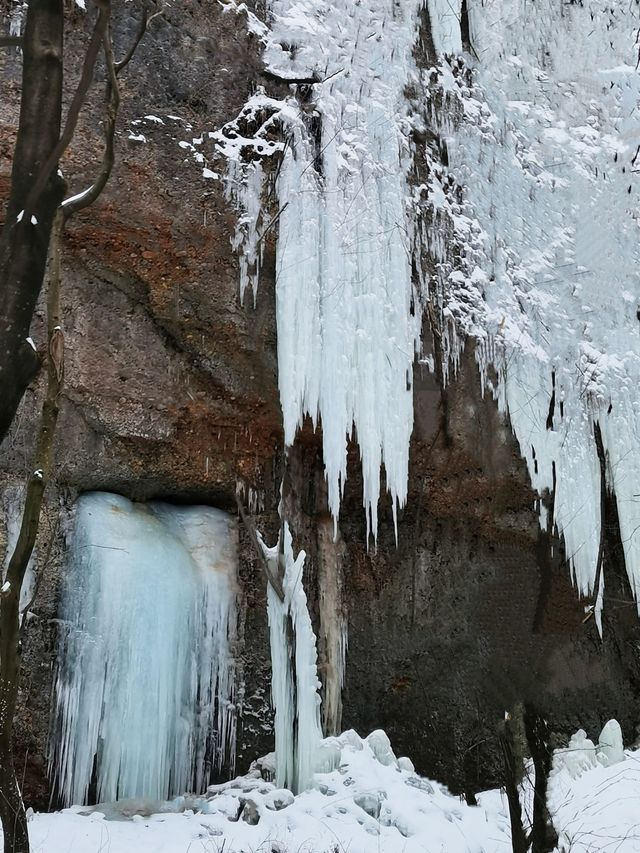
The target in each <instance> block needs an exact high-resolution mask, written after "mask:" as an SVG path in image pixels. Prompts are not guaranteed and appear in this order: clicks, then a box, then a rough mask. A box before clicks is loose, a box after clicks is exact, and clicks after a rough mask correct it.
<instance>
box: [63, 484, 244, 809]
mask: <svg viewBox="0 0 640 853" xmlns="http://www.w3.org/2000/svg"><path fill="white" fill-rule="evenodd" d="M236 539H237V536H236V530H235V521H234V519H233V518H231V517H230V516H228V515H227V514H226V513H224V512H222V511H220V510H215V509H211V508H209V507H177V506H171V505H169V504H163V503H152V504H148V505H143V504H135V503H132V502H131V501H129V500H127V499H126V498H123V497H120V496H118V495H112V494H106V493H103V492H94V493H87V494H85V495H82V496H81V497H80V498H79V500H78V502H77V505H76V511H75V519H74V527H73V532H72V537H71V543H70V552H69V559H68V566H67V569H66V572H65V576H64V583H63V590H62V599H61V607H60V621H61V639H60V652H59V659H58V666H57V676H56V707H55V720H54V727H53V730H52V745H51V768H52V769H53V770H54V772H55V779H56V783H57V786H58V790H59V792H60V795H61V797H62V799H63V801H64V802H65V803H67V804H69V803H84V802H86V800H87V796H88V791H89V786H90V784H91V783H92V776H93V774H94V772H95V780H96V783H97V790H96V796H97V799H98V801H113V800H116V799H118V798H128V797H138V796H145V797H150V798H155V799H166V798H167V797H169V796H172V795H174V794H182V793H184V792H185V791H188V790H193V789H194V788H195V790H197V791H203V790H205V788H206V785H207V784H208V782H209V773H210V770H211V769H212V767H219V766H220V765H221V763H222V762H223V760H225V759H227V760H229V761H230V762H231V764H232V765H233V756H234V752H235V726H236V719H235V706H234V704H233V699H234V661H233V647H232V644H233V641H234V638H235V633H236V571H237V554H236ZM94 765H95V767H94Z"/></svg>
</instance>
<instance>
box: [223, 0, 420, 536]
mask: <svg viewBox="0 0 640 853" xmlns="http://www.w3.org/2000/svg"><path fill="white" fill-rule="evenodd" d="M230 5H233V4H230ZM420 5H421V4H420V0H405V2H402V3H398V2H397V0H363V2H357V3H356V2H354V0H331V2H329V0H269V2H268V3H267V6H268V9H269V12H270V15H269V24H270V29H267V28H266V27H264V28H263V30H262V31H261V33H260V34H261V37H262V38H263V41H264V43H265V53H264V58H265V63H266V65H267V67H268V69H269V71H270V72H271V73H272V74H275V75H277V76H278V77H280V78H282V79H283V80H287V79H289V80H291V79H298V80H300V79H316V80H317V81H318V82H317V83H316V84H314V86H313V97H312V99H309V102H308V103H307V102H305V97H304V93H303V92H301V97H300V98H296V97H293V96H292V97H290V98H288V99H286V100H285V101H274V100H273V99H271V98H267V97H266V96H264V95H263V94H257V95H256V96H254V98H252V99H251V100H250V102H249V103H248V104H247V106H246V107H245V109H244V110H243V112H242V113H241V115H240V116H239V117H238V120H237V121H235V122H231V123H230V125H229V126H228V130H227V132H226V133H225V129H224V128H223V130H222V131H221V132H219V133H218V134H215V136H216V137H217V139H218V148H219V151H220V152H221V153H222V154H224V156H226V157H227V158H228V160H229V181H230V195H231V197H232V198H233V199H234V201H235V202H236V203H237V204H238V206H239V208H240V211H241V216H240V220H239V233H238V237H237V239H236V240H235V242H234V245H235V246H236V248H239V249H240V250H241V270H242V281H241V290H242V291H244V289H245V288H246V285H247V284H248V283H249V281H248V279H249V278H250V277H251V274H252V273H253V275H254V278H253V284H254V290H255V283H256V278H257V273H258V270H259V260H260V252H261V249H262V244H263V242H264V241H263V239H262V236H263V235H264V233H266V230H268V229H269V228H270V227H271V225H272V224H274V222H275V221H277V225H278V243H277V260H276V264H277V270H276V309H277V326H278V373H279V385H280V399H281V404H282V411H283V418H284V432H285V443H286V444H287V445H291V444H293V441H294V439H295V436H296V432H297V429H298V427H299V426H300V425H301V423H302V421H303V419H304V417H305V416H307V415H309V416H310V417H311V418H312V420H313V422H314V423H317V422H318V420H321V422H322V436H323V448H324V464H325V470H326V476H327V482H328V493H329V507H330V510H331V512H332V514H333V517H334V520H337V517H338V512H339V508H340V501H341V496H342V490H343V488H344V482H345V477H346V473H347V440H348V438H349V436H351V435H354V437H355V438H356V440H357V441H358V444H359V447H360V454H361V460H362V471H363V490H364V494H363V502H364V506H365V511H366V515H367V529H368V531H371V532H372V533H373V535H374V537H375V536H376V534H377V513H378V502H379V497H380V472H381V466H382V465H384V469H385V475H386V486H387V490H388V492H389V494H390V497H391V505H392V508H393V512H394V517H395V513H396V512H397V509H398V507H401V506H403V505H404V503H405V501H406V496H407V476H408V460H409V439H410V437H411V431H412V428H413V390H412V380H413V362H414V359H415V356H416V351H417V350H418V349H419V347H420V330H421V317H422V310H421V308H420V294H419V293H417V291H416V289H415V288H414V283H413V281H412V223H411V216H410V213H409V204H410V199H409V195H408V193H407V186H406V184H407V175H408V172H409V170H410V168H411V151H410V142H409V134H410V123H409V121H408V107H407V101H406V98H405V89H406V87H407V85H408V84H409V83H410V81H411V79H412V74H413V73H414V72H415V65H414V61H413V46H414V42H415V41H416V38H417V35H418V13H419V9H420ZM247 121H249V122H251V123H252V124H253V125H254V127H255V126H256V125H260V124H261V127H260V130H258V131H257V133H254V134H253V136H252V137H251V138H246V137H244V136H243V135H242V127H243V126H244V125H243V122H247ZM278 126H280V127H284V129H285V137H286V138H287V141H286V142H285V143H278V142H274V128H276V129H277V127H278ZM279 136H280V138H281V134H279ZM275 152H280V154H281V156H282V162H281V163H280V165H279V167H278V170H277V180H276V190H277V199H278V207H279V210H278V212H277V215H276V216H275V217H274V219H273V220H272V221H271V222H269V221H268V217H267V219H266V221H265V218H264V217H263V216H262V211H261V193H262V191H263V188H264V187H263V185H264V181H265V180H266V179H267V173H266V172H265V170H264V168H263V165H262V163H261V162H260V159H259V158H264V157H265V156H269V155H271V154H273V153H275ZM245 153H250V156H248V157H245V156H244V154H245ZM256 154H257V155H258V157H256Z"/></svg>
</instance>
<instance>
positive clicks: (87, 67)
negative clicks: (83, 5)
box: [25, 0, 111, 217]
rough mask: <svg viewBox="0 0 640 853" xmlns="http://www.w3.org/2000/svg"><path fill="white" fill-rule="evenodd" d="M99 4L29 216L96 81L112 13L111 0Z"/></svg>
mask: <svg viewBox="0 0 640 853" xmlns="http://www.w3.org/2000/svg"><path fill="white" fill-rule="evenodd" d="M97 5H98V6H99V7H100V11H99V12H98V17H97V19H96V23H95V26H94V28H93V33H92V34H91V41H90V42H89V46H88V47H87V52H86V53H85V56H84V62H83V64H82V73H81V75H80V81H79V83H78V86H77V88H76V91H75V94H74V96H73V99H72V101H71V104H70V105H69V110H68V112H67V118H66V121H65V124H64V128H63V130H62V134H61V136H60V139H59V140H58V144H57V145H56V147H55V148H54V149H53V151H52V152H51V154H50V155H49V157H48V159H47V160H46V161H45V164H44V166H43V167H42V169H41V170H40V173H39V175H38V177H37V178H36V181H35V183H34V185H33V187H32V188H31V191H30V192H29V195H28V196H27V202H26V204H25V215H26V216H27V217H29V216H30V214H31V211H32V210H33V208H34V207H35V205H36V204H37V202H38V199H39V197H40V194H41V193H42V191H43V189H44V188H45V186H46V184H47V181H48V180H49V176H50V175H51V173H52V171H53V170H54V169H55V168H56V166H57V165H58V162H59V160H60V158H61V157H62V155H63V154H64V152H65V151H66V150H67V148H68V146H69V144H70V143H71V140H72V139H73V134H74V133H75V130H76V127H77V124H78V118H79V117H80V111H81V110H82V107H83V105H84V102H85V100H86V98H87V92H88V91H89V89H90V87H91V84H92V82H93V72H94V69H95V66H96V61H97V59H98V54H99V52H100V46H101V45H102V44H103V40H104V36H105V33H106V32H107V30H108V26H109V20H110V17H111V3H110V0H100V2H99V3H98V4H97Z"/></svg>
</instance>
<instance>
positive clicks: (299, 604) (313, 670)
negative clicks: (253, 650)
mask: <svg viewBox="0 0 640 853" xmlns="http://www.w3.org/2000/svg"><path fill="white" fill-rule="evenodd" d="M281 536H284V541H283V542H278V544H277V545H276V546H275V547H274V548H266V547H264V546H263V547H264V552H265V556H266V558H267V560H269V561H271V562H272V563H273V565H274V566H275V567H277V566H279V567H280V570H281V571H282V573H283V587H284V601H280V599H279V598H278V596H277V595H276V593H275V592H274V590H273V588H272V587H271V585H269V587H268V590H267V595H268V614H269V632H270V640H271V668H272V676H271V692H272V701H273V705H274V708H275V739H276V784H277V785H280V786H282V787H289V788H291V789H292V790H293V791H294V792H295V793H298V792H299V791H304V790H305V789H306V788H308V787H309V784H310V782H311V780H312V778H313V772H314V769H315V762H316V758H317V752H318V748H319V746H320V741H321V740H322V730H321V727H320V695H319V690H320V681H319V679H318V670H317V652H316V636H315V634H314V631H313V625H312V624H311V617H310V615H309V610H308V608H307V596H306V595H305V592H304V587H303V584H302V570H303V568H304V559H305V553H304V551H300V553H299V554H298V556H297V557H296V558H295V559H294V556H293V547H292V540H291V533H290V531H289V525H288V524H286V522H285V523H284V525H283V530H282V533H281Z"/></svg>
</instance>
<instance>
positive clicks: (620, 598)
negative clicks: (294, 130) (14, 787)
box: [0, 0, 640, 807]
mask: <svg viewBox="0 0 640 853" xmlns="http://www.w3.org/2000/svg"><path fill="white" fill-rule="evenodd" d="M117 5H118V10H117V11H118V17H117V25H116V28H115V37H116V42H117V45H118V49H119V50H120V51H122V50H124V47H125V45H126V44H128V43H129V41H130V39H131V38H132V36H133V34H134V33H135V30H136V26H137V24H136V20H135V14H134V13H133V12H130V11H129V9H130V7H129V6H128V5H126V4H124V3H121V4H117ZM87 26H88V25H87V23H86V21H85V18H84V17H83V15H82V14H81V13H80V12H77V13H74V14H72V15H71V17H70V22H69V27H70V32H69V39H68V45H69V46H68V53H69V67H70V75H69V76H70V80H71V81H72V80H73V75H74V72H73V70H71V69H73V68H75V67H77V65H78V63H77V62H74V57H75V58H77V57H78V56H79V55H80V50H81V45H82V40H83V38H86V33H85V30H86V28H87ZM19 67H20V66H19V57H17V56H14V55H13V54H11V55H9V56H3V57H2V58H0V83H1V85H2V98H1V99H0V104H1V106H0V193H2V195H3V196H4V195H5V194H6V191H7V187H8V176H9V168H10V156H11V151H12V142H13V138H14V134H15V121H16V115H17V108H18V98H19V87H18V83H17V80H18V75H19ZM260 83H265V78H264V77H263V76H262V71H261V64H260V60H259V54H258V50H257V46H256V45H255V44H254V43H253V40H252V37H251V36H250V35H247V33H246V26H245V22H244V20H243V18H242V15H235V14H234V13H230V12H227V13H224V12H223V11H222V10H221V7H220V5H219V4H201V3H194V2H193V0H175V2H173V3H172V5H171V8H170V9H169V10H168V12H167V14H166V17H165V19H160V20H157V21H156V22H154V25H153V27H152V29H151V30H150V32H149V33H148V34H147V36H146V38H145V40H144V42H143V43H142V45H141V46H140V50H139V53H138V54H137V55H136V58H135V59H134V62H133V63H132V65H131V68H130V72H129V74H128V76H127V79H126V83H125V85H124V87H123V109H122V116H121V122H120V135H119V138H118V157H117V166H116V169H115V172H114V175H113V178H112V180H111V182H110V184H109V187H108V189H107V191H106V192H105V194H104V195H103V197H102V198H101V200H100V201H99V203H98V204H97V205H96V206H95V207H94V208H92V209H91V210H90V211H89V212H87V213H86V214H83V215H82V216H79V217H78V218H77V220H74V221H72V222H71V223H70V225H69V227H68V232H67V237H66V243H65V262H64V282H63V296H62V299H63V305H64V325H65V333H66V340H67V354H66V367H65V390H64V393H63V399H62V414H61V419H60V424H59V429H58V436H57V447H56V472H55V485H54V487H53V488H51V490H50V493H49V494H48V500H47V508H46V513H45V519H44V522H43V524H42V526H41V531H40V537H39V542H38V557H37V562H38V565H39V569H40V571H41V572H42V580H41V582H40V585H39V589H38V595H37V598H36V600H35V602H34V604H33V606H32V611H33V615H32V616H31V617H30V618H29V619H28V621H27V631H26V637H25V655H24V673H23V675H24V686H23V689H22V693H21V708H20V715H19V720H18V723H17V732H18V734H17V737H18V750H17V751H18V761H19V766H20V767H21V768H22V767H24V768H25V776H24V790H25V793H26V795H27V799H28V801H29V803H31V804H33V805H35V806H37V807H45V806H47V804H48V802H49V796H50V794H51V793H52V792H51V791H50V790H49V784H48V781H47V770H46V753H47V750H46V741H47V735H48V725H49V706H50V691H51V674H52V661H53V658H54V655H55V647H56V631H57V627H56V623H55V618H56V602H57V589H58V578H59V574H60V571H61V569H62V566H63V563H64V551H65V535H66V532H67V530H68V525H69V522H70V513H71V508H72V506H73V501H74V499H75V497H76V496H77V495H78V494H79V493H80V492H82V491H85V490H89V489H101V490H107V491H114V492H118V493H120V494H123V495H125V496H127V497H129V498H131V499H133V500H147V499H151V498H154V499H162V500H167V501H175V502H193V503H204V504H209V505H212V506H216V507H220V508H222V509H226V510H228V511H232V512H235V508H236V493H237V492H239V493H240V495H241V499H242V500H243V502H244V504H245V505H246V506H247V508H248V510H249V511H250V513H251V514H252V516H253V517H254V521H255V523H256V525H257V526H258V527H259V528H260V530H262V531H263V532H264V534H265V537H266V538H267V540H268V541H270V542H271V541H273V540H274V539H275V536H276V535H277V529H278V516H277V505H278V500H279V487H280V481H281V477H282V471H283V446H282V427H281V415H280V408H279V398H278V386H277V366H276V353H275V346H276V328H275V319H274V271H273V267H274V264H273V242H272V241H273V235H269V237H268V240H267V243H266V246H265V261H264V266H263V272H262V281H261V285H260V288H259V292H258V297H257V300H256V303H255V305H254V304H253V303H252V300H251V298H250V296H247V299H246V300H245V304H244V305H241V304H240V301H239V295H238V267H237V260H236V258H235V257H234V254H233V252H232V249H231V244H230V238H231V236H232V234H233V231H234V226H235V215H234V211H233V210H232V209H231V208H230V206H229V205H228V203H227V202H226V200H225V198H224V195H223V189H222V185H221V182H220V181H219V180H214V179H208V180H207V179H203V177H202V170H203V163H199V162H197V161H196V160H195V159H194V157H193V155H192V152H191V151H189V150H188V149H185V148H181V147H180V145H179V142H181V141H185V140H187V141H190V140H191V139H193V138H197V137H199V136H200V134H201V133H202V132H203V131H207V130H210V129H215V128H217V127H220V126H221V125H222V124H224V123H225V122H226V121H228V120H229V119H230V118H232V117H234V116H235V115H236V114H237V112H238V111H239V109H240V107H241V106H242V104H243V103H244V101H245V99H246V97H247V95H248V93H249V92H250V91H251V90H252V89H253V88H254V87H255V85H256V84H260ZM100 85H101V84H100V81H98V83H97V85H96V88H95V92H94V94H93V95H92V100H91V102H90V103H89V104H88V106H87V108H86V110H85V114H84V117H83V123H82V127H81V128H80V132H79V135H78V138H77V141H76V143H75V144H74V147H73V150H72V151H71V152H70V154H69V155H68V156H67V157H66V158H65V163H64V170H65V174H66V176H67V178H68V179H69V181H70V182H71V183H72V188H73V189H76V188H77V189H81V188H82V187H83V186H84V185H85V184H86V183H88V181H89V180H90V179H91V175H92V170H93V168H94V166H95V161H96V158H97V157H98V156H99V152H100V136H99V133H100V129H99V115H100ZM270 85H271V86H272V87H273V84H270ZM150 116H152V117H155V118H149V117H150ZM172 116H173V117H174V118H171V117H172ZM157 119H159V121H158V120H157ZM136 122H138V123H136ZM140 136H142V137H144V139H145V140H146V141H141V140H140ZM203 153H205V164H204V165H206V163H207V161H206V152H203ZM211 168H212V169H213V168H214V167H213V166H212V167H211ZM43 318H44V314H43V310H42V309H40V310H39V312H38V315H37V317H36V319H35V321H34V329H33V336H34V339H35V341H36V343H37V344H39V345H40V346H42V342H43V340H44V333H43ZM414 388H415V412H416V423H415V428H414V434H413V439H412V445H411V465H410V471H411V476H410V484H409V501H408V505H407V508H406V510H405V511H404V512H403V513H402V515H401V518H400V523H399V528H398V543H397V545H396V542H395V539H394V531H393V522H392V516H391V507H390V506H389V505H387V504H385V503H384V501H383V505H382V507H381V511H380V519H381V520H380V530H379V536H378V543H377V547H376V548H375V549H374V548H373V547H371V546H370V547H369V549H367V543H366V541H365V518H364V513H363V510H362V483H361V477H360V472H359V465H358V450H357V447H356V446H355V445H354V446H352V447H351V448H350V462H349V479H348V481H347V486H346V492H345V497H344V502H343V505H342V512H341V516H340V522H339V538H338V540H337V542H334V541H333V540H332V536H331V535H329V534H328V532H327V531H328V529H329V527H328V524H329V519H328V515H327V504H326V489H325V482H324V476H323V467H322V450H321V447H322V444H321V440H320V437H319V435H318V434H317V433H316V434H314V433H313V430H312V428H311V426H310V424H308V423H307V424H305V426H304V428H303V429H302V430H301V432H300V435H299V437H298V440H297V443H296V445H295V447H294V448H293V449H292V450H291V452H290V459H289V472H290V486H291V488H290V490H289V494H288V495H287V496H286V503H287V512H288V516H289V518H290V525H291V528H292V531H293V532H294V534H295V537H296V544H297V546H298V547H300V548H304V549H305V550H306V551H307V554H308V560H307V562H306V577H305V582H306V585H307V590H308V595H309V599H310V602H311V606H312V610H313V617H314V620H315V624H316V627H317V633H318V637H319V648H320V656H321V674H322V675H323V679H324V681H325V698H326V704H327V705H328V706H329V707H330V708H331V711H330V713H329V714H328V718H327V719H326V720H325V721H326V722H327V727H328V728H329V729H337V728H340V727H342V728H350V727H353V728H356V729H357V730H359V731H360V733H361V734H362V735H365V734H367V733H368V732H369V731H371V730H374V729H377V728H384V729H385V730H386V731H387V732H388V734H389V736H390V738H391V741H392V743H393V745H394V748H395V749H396V750H397V751H398V754H404V753H406V754H408V755H409V756H411V758H412V760H413V761H414V763H415V765H416V768H417V770H418V771H419V772H423V773H426V774H429V775H431V776H435V777H437V778H438V779H440V780H442V781H444V782H447V783H449V784H450V785H452V786H453V787H454V788H455V789H456V790H462V791H468V792H471V791H473V790H477V789H478V788H480V787H485V786H487V785H492V784H497V783H500V781H501V765H500V759H499V749H498V742H497V738H496V726H497V723H498V721H499V720H500V719H501V718H502V717H503V716H504V710H505V708H508V707H510V706H511V705H512V704H513V703H514V702H516V701H518V700H521V699H523V698H526V699H527V700H531V701H532V702H534V703H535V704H536V705H537V706H538V708H539V710H540V711H541V712H543V713H544V714H545V715H546V716H547V717H548V719H549V721H550V725H551V728H552V730H553V731H554V732H556V733H557V735H558V738H562V737H564V736H565V735H566V734H567V733H570V732H571V731H573V730H575V729H576V728H578V727H579V726H580V725H582V726H584V727H585V728H586V729H587V730H588V731H589V732H590V731H591V730H592V729H593V730H594V731H595V730H596V729H597V730H598V731H599V729H600V727H601V725H602V724H603V723H604V722H605V721H606V720H607V719H609V718H611V717H615V718H616V719H618V720H619V721H620V723H621V725H622V728H623V732H624V735H625V737H626V738H627V739H630V738H631V737H632V736H633V734H634V726H635V723H636V719H637V717H636V710H635V709H636V707H637V700H638V693H639V692H640V681H639V673H638V665H637V663H636V660H635V655H634V653H633V649H634V648H635V646H636V643H637V642H638V640H639V639H640V637H639V632H638V628H637V619H636V615H635V612H636V611H635V607H634V606H633V605H632V604H631V595H630V591H629V589H628V587H627V585H626V581H625V580H624V577H625V575H624V565H623V558H622V549H621V544H620V541H619V537H618V536H617V533H616V531H617V525H616V519H615V507H614V505H613V503H610V504H608V505H607V507H606V512H607V518H608V524H607V525H606V530H607V531H608V532H607V541H606V548H605V560H606V566H605V570H606V572H607V577H608V584H607V589H606V594H605V612H604V627H605V630H604V640H602V641H601V640H600V639H599V638H598V635H597V631H596V628H595V625H594V622H593V619H587V620H585V610H584V604H583V603H581V602H580V601H579V600H578V598H577V596H576V593H575V592H574V590H573V588H572V585H571V581H570V578H569V573H568V570H567V567H566V565H565V564H564V560H563V552H562V545H561V543H560V542H557V541H553V540H552V539H551V538H550V537H549V536H547V535H545V534H542V533H541V532H540V530H539V527H538V522H537V518H538V514H537V512H536V510H535V507H534V495H533V493H532V491H531V488H530V485H529V482H528V478H527V473H526V466H525V464H524V463H523V462H522V460H521V459H520V454H519V451H518V448H517V446H516V444H515V441H514V439H513V437H512V435H511V432H510V429H509V426H508V424H505V423H504V422H502V421H501V419H500V417H499V415H498V413H497V411H496V408H495V406H494V404H493V402H492V401H490V400H487V399H483V398H482V396H481V393H480V383H479V378H478V376H477V373H476V369H475V363H474V359H473V355H472V353H471V352H467V355H466V357H465V358H464V359H463V361H462V363H461V365H460V369H459V372H458V375H457V376H456V377H455V379H453V380H452V381H451V383H450V384H449V385H448V387H447V388H446V389H445V388H443V387H442V386H441V384H440V383H439V382H438V381H437V379H436V378H435V377H434V375H433V374H431V373H429V372H428V371H427V369H426V367H424V366H420V365H417V366H416V368H415V372H414ZM39 391H40V388H39V387H38V386H37V385H36V386H35V387H33V388H32V389H31V390H30V391H29V392H28V394H27V397H26V398H25V400H24V404H23V406H22V409H21V411H20V414H19V416H18V418H17V419H16V422H15V424H14V428H13V429H12V432H11V434H10V435H9V437H8V438H7V440H6V442H5V443H4V445H3V447H2V455H1V457H0V465H1V467H2V481H1V482H2V485H3V487H4V488H5V489H7V488H9V487H12V486H15V484H16V483H19V482H21V481H22V479H23V478H24V475H25V472H26V471H28V470H29V466H30V462H29V459H30V454H31V451H32V444H33V436H34V433H35V429H36V425H37V412H38V401H39ZM240 537H241V541H240V557H241V566H240V576H241V581H242V589H243V592H242V606H241V619H240V625H241V648H240V650H239V659H240V676H239V677H240V678H241V680H242V685H243V686H242V689H241V690H240V691H239V692H240V694H241V695H242V711H241V721H240V726H239V734H238V758H237V766H238V770H240V771H243V770H246V768H247V767H248V765H249V763H250V761H251V760H252V759H253V758H255V757H256V755H259V754H264V753H266V752H268V751H269V750H270V749H272V732H271V728H270V725H271V711H270V705H269V690H270V688H269V675H270V664H269V649H268V643H267V636H268V635H267V626H266V605H265V590H264V581H263V578H262V575H261V573H260V566H259V562H258V557H257V555H256V553H255V552H254V550H253V546H252V544H251V541H250V538H249V536H248V534H247V531H246V529H244V528H241V534H240ZM336 613H338V614H339V617H340V618H339V619H338V621H337V622H336ZM340 620H343V621H346V623H347V624H348V645H349V648H348V654H347V659H346V671H345V681H344V690H343V691H342V709H340V695H339V693H340V691H337V694H336V689H335V678H336V669H337V668H339V656H340V654H339V649H337V647H336V643H335V637H336V632H339V628H340V624H341V621H340ZM332 679H333V680H332ZM340 712H341V713H340ZM340 716H341V717H342V720H341V721H340V719H339V718H340ZM123 724H125V725H126V721H123ZM53 795H54V801H55V792H53Z"/></svg>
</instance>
